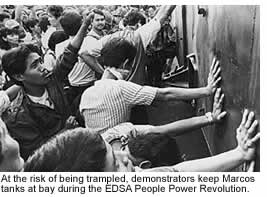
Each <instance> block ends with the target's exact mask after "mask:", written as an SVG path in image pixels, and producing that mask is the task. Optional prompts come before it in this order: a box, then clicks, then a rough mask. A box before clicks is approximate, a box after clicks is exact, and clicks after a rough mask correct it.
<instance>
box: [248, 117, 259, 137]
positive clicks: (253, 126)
mask: <svg viewBox="0 0 267 197" xmlns="http://www.w3.org/2000/svg"><path fill="white" fill-rule="evenodd" d="M257 126H258V121H257V120H254V122H253V123H252V125H251V127H250V128H249V129H248V137H249V138H251V137H252V136H253V135H254V134H255V132H256V131H257V130H256V128H257Z"/></svg>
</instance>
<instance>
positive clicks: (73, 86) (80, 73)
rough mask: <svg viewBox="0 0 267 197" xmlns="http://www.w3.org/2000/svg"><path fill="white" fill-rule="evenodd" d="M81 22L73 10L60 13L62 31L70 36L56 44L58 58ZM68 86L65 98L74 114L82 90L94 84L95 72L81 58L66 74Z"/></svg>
mask: <svg viewBox="0 0 267 197" xmlns="http://www.w3.org/2000/svg"><path fill="white" fill-rule="evenodd" d="M81 23H82V16H81V15H80V14H79V13H78V12H76V11H75V10H68V11H65V12H64V13H63V14H62V17H61V18H60V24H61V26H62V28H63V30H64V32H65V33H66V34H67V35H69V36H70V38H69V40H66V41H64V42H62V43H60V44H57V45H56V57H57V58H58V57H59V56H60V55H61V54H62V53H63V51H64V49H65V47H66V46H67V45H68V44H69V43H70V41H71V40H72V39H73V38H74V36H75V35H76V33H77V32H78V30H79V28H80V26H81ZM88 46H90V43H88V42H87V41H85V42H83V44H82V46H81V49H80V51H84V50H85V49H86V48H87V47H88ZM68 79H69V83H70V88H69V89H68V90H67V98H68V102H69V104H70V105H72V113H73V114H75V113H76V111H77V109H78V104H79V101H80V95H81V94H82V92H83V91H84V90H85V89H86V88H88V87H90V86H92V85H93V84H94V81H95V80H96V78H95V72H94V71H93V70H92V69H91V68H90V67H89V66H88V65H87V64H86V63H85V62H84V61H83V60H82V59H81V58H78V62H77V63H76V64H75V66H74V67H73V69H72V71H71V72H70V73H69V75H68Z"/></svg>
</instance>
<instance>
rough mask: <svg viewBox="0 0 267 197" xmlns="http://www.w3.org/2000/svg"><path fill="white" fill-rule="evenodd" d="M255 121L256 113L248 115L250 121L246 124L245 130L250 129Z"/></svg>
mask: <svg viewBox="0 0 267 197" xmlns="http://www.w3.org/2000/svg"><path fill="white" fill-rule="evenodd" d="M253 120H254V112H250V113H249V115H248V119H247V121H246V123H245V128H246V129H249V128H250V126H251V123H252V121H253Z"/></svg>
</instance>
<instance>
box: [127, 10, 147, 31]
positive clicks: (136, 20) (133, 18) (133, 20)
mask: <svg viewBox="0 0 267 197" xmlns="http://www.w3.org/2000/svg"><path fill="white" fill-rule="evenodd" d="M123 23H124V26H131V27H134V28H135V29H137V28H138V27H140V26H142V25H144V24H145V23H146V18H145V16H144V15H143V14H142V13H140V12H138V11H130V12H129V13H127V15H126V16H125V17H124V19H123Z"/></svg>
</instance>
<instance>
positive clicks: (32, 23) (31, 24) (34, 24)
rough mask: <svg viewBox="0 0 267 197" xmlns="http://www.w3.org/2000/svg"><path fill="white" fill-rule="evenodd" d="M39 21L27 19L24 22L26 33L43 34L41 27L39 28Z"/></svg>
mask: <svg viewBox="0 0 267 197" xmlns="http://www.w3.org/2000/svg"><path fill="white" fill-rule="evenodd" d="M38 22H39V21H38V20H37V19H27V20H26V21H25V22H24V27H25V29H26V31H28V32H30V33H41V32H40V27H39V26H38Z"/></svg>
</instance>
